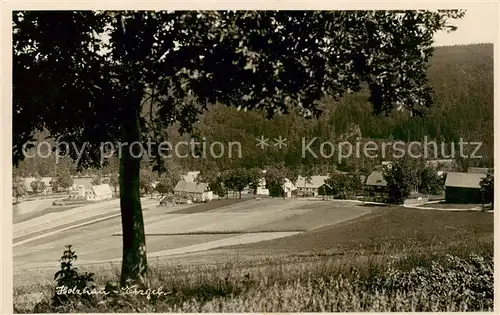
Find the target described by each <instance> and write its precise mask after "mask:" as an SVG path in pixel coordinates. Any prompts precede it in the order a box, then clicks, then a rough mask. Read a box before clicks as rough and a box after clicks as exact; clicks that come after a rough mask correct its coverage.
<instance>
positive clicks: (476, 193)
mask: <svg viewBox="0 0 500 315" xmlns="http://www.w3.org/2000/svg"><path fill="white" fill-rule="evenodd" d="M484 177H486V174H484V173H459V172H448V173H447V174H446V181H445V184H444V186H445V199H446V202H447V203H463V204H467V203H482V202H483V194H482V192H481V186H480V185H479V183H480V182H481V179H483V178H484Z"/></svg>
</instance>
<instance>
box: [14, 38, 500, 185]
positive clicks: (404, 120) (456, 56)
mask: <svg viewBox="0 0 500 315" xmlns="http://www.w3.org/2000/svg"><path fill="white" fill-rule="evenodd" d="M428 74H429V82H430V84H431V85H432V87H433V88H434V92H435V95H434V101H435V102H434V104H433V106H432V108H430V109H429V111H428V113H427V114H426V115H425V116H424V117H410V116H409V114H408V113H406V112H401V111H396V112H394V113H393V114H392V115H391V116H389V117H386V116H375V115H373V114H372V107H371V104H370V103H368V100H367V99H368V95H367V94H366V92H365V93H364V92H360V93H357V94H352V95H346V96H345V97H344V98H343V99H342V100H341V101H340V102H334V101H333V100H331V99H325V100H323V101H322V103H323V105H324V107H325V109H326V111H325V113H324V115H322V117H320V119H318V120H316V119H313V120H306V119H304V118H302V117H300V116H299V115H297V114H293V113H291V114H289V115H283V116H278V117H276V118H274V119H272V120H267V119H266V118H265V116H264V114H263V113H260V112H257V111H248V112H245V111H238V110H237V109H235V108H228V107H224V106H213V107H211V108H210V109H209V111H208V112H206V113H205V114H204V115H203V116H202V117H201V121H200V123H199V124H198V125H197V128H196V131H195V133H194V134H193V136H195V137H198V138H202V137H205V138H206V142H207V144H208V146H209V145H210V143H211V142H213V141H220V142H222V143H228V142H231V141H239V142H240V143H241V146H242V153H243V157H242V158H238V157H235V156H233V158H232V159H229V158H228V157H227V147H226V154H225V156H224V157H223V158H220V159H216V160H215V161H216V163H217V164H218V165H219V167H220V168H230V167H240V166H243V167H255V166H265V165H269V164H271V163H275V162H281V161H283V162H284V163H285V164H287V165H290V166H291V165H298V164H305V165H314V166H316V165H318V164H321V165H322V166H325V167H327V168H331V167H332V164H335V163H336V159H333V158H332V159H330V160H325V159H319V160H318V159H314V158H312V157H310V156H308V157H307V158H306V159H303V158H302V156H301V148H302V147H301V145H302V140H301V139H302V138H305V139H312V138H314V137H318V138H319V140H318V141H333V142H338V141H339V139H340V138H341V136H342V135H343V134H345V133H346V132H351V138H352V137H360V138H361V139H362V140H363V141H366V140H368V139H374V140H376V141H383V140H402V141H406V142H408V141H423V139H424V136H427V137H428V138H429V139H436V140H438V141H443V142H446V143H451V142H455V143H457V142H458V141H459V140H460V138H463V140H464V141H472V142H479V141H480V142H483V146H482V148H481V154H482V155H483V156H485V159H481V160H478V159H475V160H470V161H469V163H468V164H467V165H464V168H465V167H466V166H472V165H477V166H492V163H493V102H494V101H493V45H492V44H475V45H459V46H447V47H438V48H436V50H435V53H434V56H433V57H432V59H431V61H430V68H429V73H428ZM174 129H175V128H172V130H171V131H170V132H169V133H170V140H171V141H172V142H176V141H180V140H181V139H182V138H189V137H190V136H191V135H184V136H182V137H181V136H180V135H179V134H178V133H177V132H175V131H174ZM261 135H263V136H265V137H267V138H270V139H271V141H270V143H271V144H272V139H273V138H278V137H279V136H282V137H283V138H286V139H287V147H285V148H284V149H281V150H279V149H277V148H276V147H273V146H272V145H271V146H270V147H268V148H266V149H265V150H262V149H261V148H259V147H257V146H256V138H258V137H260V136H261ZM318 146H319V144H318V145H316V149H317V147H318ZM380 159H381V158H379V159H378V160H377V159H376V160H369V161H367V160H366V159H365V160H363V159H357V160H356V161H352V160H351V161H347V160H346V161H344V162H343V163H342V165H340V168H347V169H349V168H351V167H356V168H361V169H365V170H366V169H367V168H368V169H369V168H370V167H371V166H373V165H374V164H377V163H379V162H380ZM204 161H205V160H204V159H199V158H198V159H186V158H184V159H179V160H178V161H177V164H178V165H179V166H181V167H182V168H185V169H199V168H200V167H202V166H201V165H200V164H201V163H204ZM33 162H34V161H28V162H25V163H23V164H25V166H24V168H25V169H30V170H33V168H32V167H26V166H27V165H26V163H28V164H32V166H33ZM44 162H46V161H44ZM34 164H35V165H45V166H43V167H41V169H39V170H38V173H39V174H40V175H41V176H43V175H44V173H46V172H47V170H49V169H52V168H50V167H46V163H34ZM35 168H36V167H35ZM31 172H32V171H30V172H29V173H31ZM23 173H25V172H23ZM46 175H50V174H46Z"/></svg>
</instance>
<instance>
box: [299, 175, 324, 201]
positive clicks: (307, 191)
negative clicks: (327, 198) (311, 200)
mask: <svg viewBox="0 0 500 315" xmlns="http://www.w3.org/2000/svg"><path fill="white" fill-rule="evenodd" d="M328 178H329V176H322V175H315V176H311V177H310V180H309V181H307V180H306V177H303V176H301V175H299V177H298V178H297V181H296V182H295V187H297V194H298V195H299V196H301V195H302V196H307V195H311V196H313V197H316V196H318V195H319V188H320V187H321V186H322V185H323V184H324V183H325V180H327V179H328Z"/></svg>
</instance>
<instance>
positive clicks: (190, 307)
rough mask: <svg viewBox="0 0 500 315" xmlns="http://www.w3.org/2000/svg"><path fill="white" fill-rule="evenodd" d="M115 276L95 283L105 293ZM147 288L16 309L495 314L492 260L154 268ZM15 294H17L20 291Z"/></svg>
mask: <svg viewBox="0 0 500 315" xmlns="http://www.w3.org/2000/svg"><path fill="white" fill-rule="evenodd" d="M116 279H118V277H117V275H114V276H109V277H104V278H101V279H97V280H96V282H97V283H96V284H97V286H98V287H101V288H104V287H105V286H106V287H107V288H108V289H109V288H111V287H112V286H113V284H112V283H113V282H114V281H116ZM149 282H150V283H149V284H148V285H149V288H152V289H157V288H159V287H162V289H163V292H169V294H168V295H165V296H161V297H158V296H154V295H152V296H151V297H150V299H147V298H146V297H144V296H139V295H124V294H117V295H115V294H110V295H108V296H107V297H105V296H102V295H97V296H95V297H94V298H93V299H91V301H83V300H81V299H73V300H72V301H70V302H68V303H66V304H64V305H62V306H58V307H55V306H53V305H51V303H50V295H51V294H52V292H53V291H52V290H53V287H49V286H47V287H46V288H45V290H46V296H47V298H45V299H44V300H43V301H42V302H40V303H38V304H37V305H36V306H34V307H31V308H28V307H27V305H23V303H22V301H17V304H16V303H15V312H17V313H20V312H50V313H54V312H64V313H70V312H78V313H84V312H319V311H327V312H338V311H355V312H360V311H379V312H385V311H405V312H410V311H433V312H436V311H456V312H458V311H492V310H493V258H492V255H485V256H479V255H475V254H471V255H469V256H468V257H465V258H459V257H457V256H452V255H438V256H435V255H433V256H432V257H431V256H428V257H424V256H406V257H400V258H395V257H388V256H387V255H381V256H356V255H348V256H337V257H335V258H332V257H329V258H319V259H318V257H315V258H314V259H307V258H306V257H295V258H294V259H291V260H288V261H286V260H285V261H281V262H278V261H274V263H269V262H268V261H266V262H262V263H260V264H259V262H258V261H257V262H255V264H253V266H252V265H250V266H249V265H247V266H244V267H243V266H225V267H219V266H213V265H205V266H186V267H185V268H184V269H175V268H152V270H151V272H150V277H149ZM18 293H19V292H18Z"/></svg>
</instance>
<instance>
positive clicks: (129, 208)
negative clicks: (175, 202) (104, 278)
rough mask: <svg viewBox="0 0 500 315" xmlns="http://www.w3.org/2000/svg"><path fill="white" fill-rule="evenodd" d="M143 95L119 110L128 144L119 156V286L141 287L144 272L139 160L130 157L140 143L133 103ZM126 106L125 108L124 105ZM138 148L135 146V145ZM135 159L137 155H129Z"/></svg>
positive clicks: (124, 138) (124, 137) (140, 94)
mask: <svg viewBox="0 0 500 315" xmlns="http://www.w3.org/2000/svg"><path fill="white" fill-rule="evenodd" d="M141 98H142V92H139V91H138V93H137V99H136V98H135V97H134V98H132V99H131V101H132V102H133V101H134V99H135V101H136V102H138V103H135V104H134V103H129V104H124V105H125V106H124V108H125V110H124V111H122V116H121V117H120V118H121V120H122V131H121V132H122V140H123V142H124V143H127V144H128V145H126V146H124V147H123V150H122V156H121V157H120V210H121V219H122V232H123V259H122V272H121V278H120V284H121V286H124V285H125V284H127V283H128V282H129V281H130V282H132V284H139V285H142V284H144V277H145V276H146V272H147V256H146V237H145V233H144V220H143V216H142V209H141V199H140V186H139V171H140V166H141V158H140V157H139V158H135V157H133V156H132V155H131V154H130V150H129V145H130V144H132V143H133V142H136V141H140V140H141V131H140V126H139V113H138V109H137V105H136V104H140V101H141ZM127 105H128V106H127ZM135 148H137V146H135ZM132 153H135V154H133V155H134V156H137V155H138V154H137V152H132Z"/></svg>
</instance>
